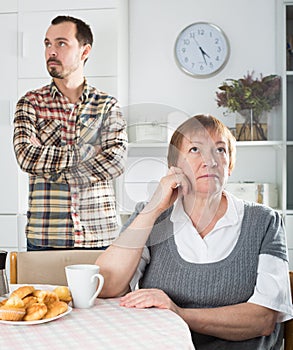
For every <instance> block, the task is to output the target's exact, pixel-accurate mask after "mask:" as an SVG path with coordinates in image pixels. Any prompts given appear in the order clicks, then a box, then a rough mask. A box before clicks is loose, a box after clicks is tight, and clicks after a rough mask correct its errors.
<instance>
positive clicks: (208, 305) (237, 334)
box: [97, 115, 293, 350]
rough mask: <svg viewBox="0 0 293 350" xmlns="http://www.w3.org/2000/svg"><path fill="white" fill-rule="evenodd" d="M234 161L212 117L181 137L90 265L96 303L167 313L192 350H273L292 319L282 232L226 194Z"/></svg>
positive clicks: (195, 121)
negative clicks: (116, 300)
mask: <svg viewBox="0 0 293 350" xmlns="http://www.w3.org/2000/svg"><path fill="white" fill-rule="evenodd" d="M235 153H236V150H235V139H234V137H233V135H232V134H231V133H230V131H229V129H228V128H227V127H226V126H225V125H224V124H223V123H221V122H220V121H219V120H218V119H216V118H214V117H212V116H209V115H198V116H195V117H192V118H190V119H188V120H187V121H186V122H184V123H183V124H182V125H180V126H179V127H178V129H177V130H176V131H175V133H174V134H173V136H172V139H171V141H170V146H169V151H168V166H169V171H168V173H167V175H166V176H164V177H163V178H162V179H161V181H160V183H159V186H158V188H157V189H156V191H155V193H154V194H153V196H152V198H151V199H150V201H149V202H148V203H139V204H138V205H137V207H136V209H137V210H136V212H135V213H134V214H133V215H132V216H131V218H130V219H129V221H128V222H127V224H126V225H125V227H124V228H123V229H122V232H121V234H120V236H119V238H118V239H117V240H116V241H115V242H114V243H113V244H112V245H111V246H110V247H109V248H108V249H107V250H106V251H105V253H104V254H102V255H101V256H100V257H99V258H98V260H97V264H98V265H100V266H101V273H102V274H103V275H104V277H105V285H104V288H103V291H102V294H101V296H103V297H117V296H121V305H123V306H125V307H136V308H147V307H158V308H164V309H170V310H172V311H174V312H175V313H177V314H178V315H179V316H181V317H182V318H183V319H184V320H185V322H187V324H188V325H189V327H190V330H191V332H192V337H193V342H194V344H195V347H196V349H197V350H201V349H204V350H208V349H229V350H231V349H237V350H241V349H249V350H254V349H261V350H264V349H280V347H281V341H282V327H281V322H283V321H284V320H287V319H290V318H292V316H293V312H292V305H291V302H290V287H289V275H288V258H287V248H286V239H285V232H284V226H283V223H282V219H281V216H280V215H279V214H278V212H276V211H274V210H272V209H271V208H269V207H266V206H263V205H259V204H256V203H252V202H247V201H243V200H240V199H237V198H236V197H234V196H233V195H232V194H230V193H228V192H226V191H225V190H224V187H225V184H226V182H227V180H228V177H229V175H230V174H231V172H232V170H233V167H234V164H235ZM137 282H138V285H139V288H138V289H137V288H134V287H135V285H136V283H137ZM131 290H132V291H131Z"/></svg>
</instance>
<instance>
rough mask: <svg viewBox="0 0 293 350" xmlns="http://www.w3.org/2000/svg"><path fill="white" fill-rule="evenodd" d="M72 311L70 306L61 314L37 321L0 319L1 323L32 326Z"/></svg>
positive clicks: (53, 319)
mask: <svg viewBox="0 0 293 350" xmlns="http://www.w3.org/2000/svg"><path fill="white" fill-rule="evenodd" d="M71 311H72V307H70V306H68V310H67V311H65V312H64V313H63V314H60V315H58V316H55V317H52V318H44V319H42V320H37V321H4V320H0V323H4V324H10V325H14V326H30V325H34V324H41V323H47V322H51V321H55V320H57V319H58V318H61V317H64V316H66V315H68V314H69V313H70V312H71Z"/></svg>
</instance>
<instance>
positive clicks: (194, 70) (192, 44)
mask: <svg viewBox="0 0 293 350" xmlns="http://www.w3.org/2000/svg"><path fill="white" fill-rule="evenodd" d="M174 51H175V58H176V62H177V65H178V66H179V68H180V69H182V70H183V71H184V72H185V73H187V74H189V75H191V76H194V77H202V78H205V77H210V76H212V75H214V74H216V73H218V72H219V71H220V70H221V69H223V68H224V66H225V65H226V63H227V61H228V58H229V55H230V47H229V42H228V39H227V37H226V35H225V33H224V32H223V31H222V29H220V28H219V27H218V26H216V25H214V24H212V23H207V22H196V23H193V24H191V25H189V26H187V27H186V28H184V29H183V30H182V31H181V32H180V33H179V35H178V37H177V39H176V42H175V48H174Z"/></svg>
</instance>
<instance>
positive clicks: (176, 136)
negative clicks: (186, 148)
mask: <svg viewBox="0 0 293 350" xmlns="http://www.w3.org/2000/svg"><path fill="white" fill-rule="evenodd" d="M203 128H204V129H206V130H207V131H208V132H209V133H210V134H213V133H219V134H220V135H223V136H224V137H226V139H227V141H228V154H229V159H230V163H229V169H230V170H233V168H234V165H235V162H236V139H235V137H234V136H233V135H232V133H231V131H230V130H229V129H228V127H227V126H226V125H225V124H224V123H222V122H221V121H220V120H219V119H217V118H215V117H213V116H212V115H209V114H199V115H195V116H193V117H191V118H189V119H187V120H186V121H185V122H183V123H182V124H181V125H179V126H178V128H177V129H176V130H175V131H174V133H173V135H172V137H171V140H170V143H169V149H168V156H167V159H168V167H169V168H170V167H171V166H176V165H177V161H178V157H179V153H180V150H181V145H182V142H183V139H184V137H185V136H186V135H188V134H190V133H192V132H193V131H197V130H202V129H203Z"/></svg>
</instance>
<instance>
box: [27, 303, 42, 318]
mask: <svg viewBox="0 0 293 350" xmlns="http://www.w3.org/2000/svg"><path fill="white" fill-rule="evenodd" d="M47 310H48V309H47V306H46V305H45V304H44V303H34V304H32V305H31V306H29V307H28V308H27V309H26V314H25V316H24V318H23V320H24V321H37V320H41V319H42V318H43V317H44V316H45V314H46V313H47Z"/></svg>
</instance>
